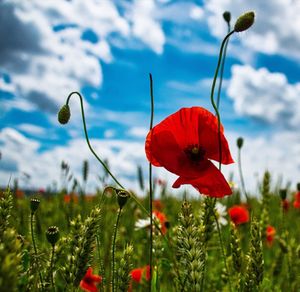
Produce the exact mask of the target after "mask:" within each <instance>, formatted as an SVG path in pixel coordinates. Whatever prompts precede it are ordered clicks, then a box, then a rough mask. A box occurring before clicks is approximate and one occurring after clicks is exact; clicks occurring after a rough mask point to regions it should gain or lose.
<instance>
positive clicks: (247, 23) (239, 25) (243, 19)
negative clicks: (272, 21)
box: [234, 11, 255, 32]
mask: <svg viewBox="0 0 300 292" xmlns="http://www.w3.org/2000/svg"><path fill="white" fill-rule="evenodd" d="M254 18H255V14H254V12H253V11H249V12H246V13H245V14H243V15H241V16H240V17H239V18H238V19H237V21H236V23H235V25H234V31H235V32H241V31H245V30H247V29H248V28H249V27H251V26H252V24H253V23H254Z"/></svg>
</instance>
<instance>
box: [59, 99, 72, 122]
mask: <svg viewBox="0 0 300 292" xmlns="http://www.w3.org/2000/svg"><path fill="white" fill-rule="evenodd" d="M57 117H58V121H59V122H60V123H61V124H62V125H64V124H67V123H68V122H69V120H70V117H71V112H70V107H69V105H68V104H65V105H63V106H62V107H61V109H60V111H59V112H58V115H57Z"/></svg>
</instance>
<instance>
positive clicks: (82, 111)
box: [66, 91, 150, 216]
mask: <svg viewBox="0 0 300 292" xmlns="http://www.w3.org/2000/svg"><path fill="white" fill-rule="evenodd" d="M74 94H76V95H77V96H78V97H79V100H80V108H81V116H82V123H83V129H84V135H85V139H86V142H87V144H88V147H89V149H90V151H91V152H92V153H93V155H94V156H95V157H96V159H97V160H98V161H99V162H100V164H101V165H102V166H103V167H104V169H105V171H107V173H108V174H109V175H110V176H111V178H112V179H113V180H114V181H115V183H116V184H117V185H118V186H119V187H121V188H122V189H125V188H124V187H123V185H122V184H121V183H120V182H119V181H118V180H117V178H116V177H115V176H114V175H113V174H112V173H111V172H110V170H109V168H108V167H107V165H106V164H105V163H104V162H103V161H102V159H101V158H100V157H99V156H98V155H97V153H96V152H95V150H94V149H93V148H92V146H91V144H90V140H89V136H88V132H87V128H86V122H85V115H84V108H83V99H82V96H81V94H80V93H79V92H77V91H73V92H71V93H70V94H69V96H68V98H67V101H66V104H67V105H68V104H69V101H70V98H71V97H72V96H73V95H74ZM130 197H131V198H133V200H134V201H135V202H136V204H137V205H138V206H139V207H140V208H141V209H142V210H143V212H145V213H146V214H147V215H148V216H150V214H149V212H148V211H147V210H146V208H145V207H144V206H143V205H142V204H141V203H140V202H139V200H138V199H137V198H136V196H135V195H134V194H133V193H130Z"/></svg>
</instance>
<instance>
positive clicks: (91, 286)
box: [79, 267, 102, 292]
mask: <svg viewBox="0 0 300 292" xmlns="http://www.w3.org/2000/svg"><path fill="white" fill-rule="evenodd" d="M101 281H102V277H101V276H98V275H93V269H92V267H89V268H88V269H87V271H86V274H85V275H84V277H83V279H82V280H81V281H80V285H79V286H80V288H81V289H82V290H84V291H88V292H98V288H97V287H96V283H101Z"/></svg>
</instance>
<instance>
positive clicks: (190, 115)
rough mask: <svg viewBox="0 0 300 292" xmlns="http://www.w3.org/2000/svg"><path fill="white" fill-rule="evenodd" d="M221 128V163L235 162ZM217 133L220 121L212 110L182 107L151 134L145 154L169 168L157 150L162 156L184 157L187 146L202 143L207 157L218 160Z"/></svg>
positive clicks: (158, 164)
mask: <svg viewBox="0 0 300 292" xmlns="http://www.w3.org/2000/svg"><path fill="white" fill-rule="evenodd" d="M220 130H221V133H220V138H221V146H222V147H221V148H222V163H223V164H230V163H233V159H232V157H231V154H230V151H229V146H228V142H227V140H226V138H225V136H224V134H223V132H224V131H223V127H222V125H221V128H220ZM167 133H168V135H167ZM164 136H165V137H164ZM218 136H219V135H218V121H217V118H216V117H215V116H214V115H213V114H212V113H210V112H209V111H208V110H206V109H204V108H201V107H192V108H182V109H180V110H179V111H177V112H176V113H174V114H172V115H170V116H168V117H167V118H166V119H164V120H163V121H162V122H160V123H159V124H158V125H156V126H155V127H154V128H153V129H152V130H151V131H150V132H149V133H148V135H147V138H146V155H147V158H148V160H149V161H150V162H151V163H152V164H153V165H155V166H164V167H166V165H165V164H164V162H162V161H160V159H159V158H158V157H157V154H158V152H163V153H161V155H160V157H164V156H165V155H168V156H172V155H174V154H176V156H184V153H183V152H184V149H185V148H186V147H187V146H189V145H199V146H201V147H203V148H204V149H205V152H206V153H205V157H206V158H208V159H213V160H216V161H219V158H220V157H219V137H218ZM158 150H159V151H158ZM173 158H174V156H173ZM183 159H184V158H183ZM168 161H169V159H168ZM174 166H175V165H173V167H174ZM170 171H172V170H170ZM172 172H174V171H172ZM174 173H175V172H174ZM179 175H180V174H179Z"/></svg>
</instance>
